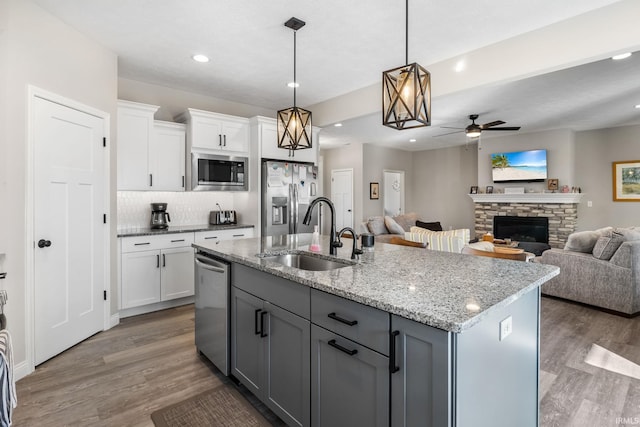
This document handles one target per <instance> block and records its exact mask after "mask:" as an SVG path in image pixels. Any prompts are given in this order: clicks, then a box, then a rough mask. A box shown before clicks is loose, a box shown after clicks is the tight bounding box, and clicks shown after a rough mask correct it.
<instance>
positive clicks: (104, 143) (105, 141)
mask: <svg viewBox="0 0 640 427" xmlns="http://www.w3.org/2000/svg"><path fill="white" fill-rule="evenodd" d="M102 146H103V147H106V146H107V137H106V136H104V137H102Z"/></svg>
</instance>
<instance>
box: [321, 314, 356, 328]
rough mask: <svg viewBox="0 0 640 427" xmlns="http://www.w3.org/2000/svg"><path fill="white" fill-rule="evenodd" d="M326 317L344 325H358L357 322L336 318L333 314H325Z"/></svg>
mask: <svg viewBox="0 0 640 427" xmlns="http://www.w3.org/2000/svg"><path fill="white" fill-rule="evenodd" d="M327 317H329V318H331V319H333V320H337V321H338V322H340V323H344V324H345V325H348V326H355V325H357V324H358V321H357V320H347V319H345V318H343V317H340V316H338V315H337V314H336V313H335V312H334V313H329V314H327Z"/></svg>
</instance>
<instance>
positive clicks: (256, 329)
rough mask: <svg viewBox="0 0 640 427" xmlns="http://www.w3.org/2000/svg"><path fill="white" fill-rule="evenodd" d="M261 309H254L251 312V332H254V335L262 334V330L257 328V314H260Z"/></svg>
mask: <svg viewBox="0 0 640 427" xmlns="http://www.w3.org/2000/svg"><path fill="white" fill-rule="evenodd" d="M261 311H262V310H260V309H257V310H256V311H255V313H253V332H254V333H255V334H256V335H260V334H262V331H261V330H260V329H258V314H260V312H261Z"/></svg>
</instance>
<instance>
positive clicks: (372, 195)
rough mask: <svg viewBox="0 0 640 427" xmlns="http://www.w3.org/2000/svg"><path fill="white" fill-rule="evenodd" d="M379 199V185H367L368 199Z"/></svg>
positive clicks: (373, 183)
mask: <svg viewBox="0 0 640 427" xmlns="http://www.w3.org/2000/svg"><path fill="white" fill-rule="evenodd" d="M379 198H380V184H378V183H377V182H370V183H369V199H371V200H378V199H379Z"/></svg>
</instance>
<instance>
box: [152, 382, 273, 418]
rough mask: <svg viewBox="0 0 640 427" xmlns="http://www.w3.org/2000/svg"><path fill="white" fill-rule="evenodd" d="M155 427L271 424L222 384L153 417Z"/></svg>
mask: <svg viewBox="0 0 640 427" xmlns="http://www.w3.org/2000/svg"><path fill="white" fill-rule="evenodd" d="M151 420H152V421H153V424H154V425H155V426H156V427H196V426H197V427H200V426H225V427H248V426H255V427H263V426H264V427H266V426H271V424H270V423H269V422H268V421H267V420H266V419H265V418H264V417H263V416H262V415H261V414H260V413H259V412H258V411H257V410H256V409H255V408H254V407H253V406H251V404H250V403H249V402H247V400H246V399H245V398H244V397H243V396H242V395H241V394H240V393H239V392H238V391H237V390H236V389H235V388H234V387H233V386H232V385H226V384H222V385H220V386H218V387H216V388H214V389H211V390H209V391H205V392H204V393H201V394H198V395H195V396H193V397H190V398H188V399H185V400H183V401H182V402H179V403H175V404H173V405H171V406H168V407H166V408H162V409H159V410H157V411H155V412H153V413H152V414H151Z"/></svg>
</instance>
